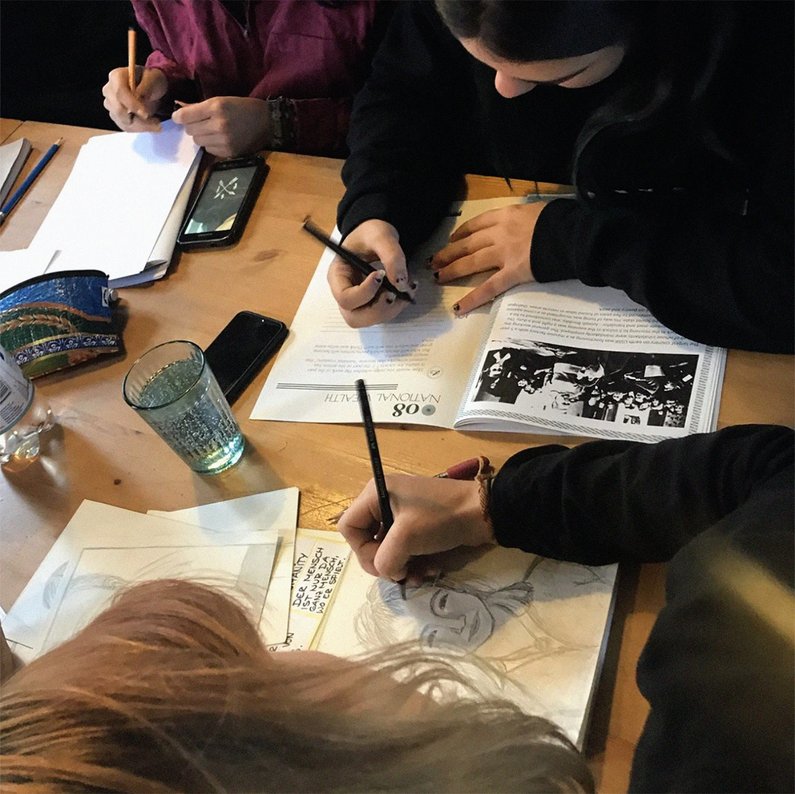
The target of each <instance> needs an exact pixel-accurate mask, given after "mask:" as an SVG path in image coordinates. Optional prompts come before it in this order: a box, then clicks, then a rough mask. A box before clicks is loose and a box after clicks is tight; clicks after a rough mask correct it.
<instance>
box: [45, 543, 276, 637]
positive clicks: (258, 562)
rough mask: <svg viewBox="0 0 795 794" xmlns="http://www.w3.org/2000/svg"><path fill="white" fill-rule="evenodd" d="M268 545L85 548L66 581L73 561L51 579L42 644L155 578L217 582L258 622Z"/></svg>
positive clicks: (264, 591) (74, 628) (265, 583)
mask: <svg viewBox="0 0 795 794" xmlns="http://www.w3.org/2000/svg"><path fill="white" fill-rule="evenodd" d="M271 551H272V550H271V548H270V547H269V546H268V545H267V544H251V545H249V544H234V545H227V546H206V547H202V546H158V547H138V548H84V549H82V551H81V553H80V556H79V559H78V561H77V564H76V565H75V567H74V569H73V570H72V573H71V575H70V576H68V579H67V581H65V582H64V581H63V580H64V577H65V576H67V574H66V571H67V568H68V564H67V563H64V564H63V565H60V566H59V567H58V568H56V570H55V571H54V572H53V573H52V575H51V576H50V578H49V579H48V581H47V583H46V585H45V587H44V591H43V600H44V602H45V606H46V607H49V608H51V609H52V614H53V617H52V620H51V622H50V627H49V630H48V632H47V635H46V637H45V639H44V642H43V645H42V649H41V650H42V651H44V650H48V649H50V648H52V647H55V646H56V645H59V644H60V643H62V642H64V641H65V640H67V639H69V638H70V637H72V636H74V634H76V633H77V632H78V631H79V630H80V629H81V628H82V627H83V626H85V625H86V624H87V623H89V622H90V621H91V620H92V619H93V618H94V617H95V616H96V615H98V614H99V613H100V612H101V611H102V610H103V609H104V608H105V607H107V606H108V605H109V604H110V602H111V600H112V599H113V596H114V595H115V594H116V593H117V592H118V591H119V590H121V589H123V588H125V587H127V586H129V585H131V584H133V583H136V582H143V581H148V580H151V579H191V580H193V581H199V582H203V583H205V584H211V585H214V586H216V587H218V588H220V589H222V590H224V591H225V592H226V593H227V594H228V595H231V596H232V597H233V598H235V599H236V600H238V601H239V602H240V603H242V604H243V605H244V606H245V607H246V609H247V610H249V611H250V614H251V617H252V619H253V620H254V621H256V622H258V621H259V620H260V619H261V617H262V612H263V609H264V604H265V596H266V594H267V590H268V581H267V578H266V577H264V576H263V574H262V572H263V571H267V570H268V569H269V568H268V561H269V560H270V556H271Z"/></svg>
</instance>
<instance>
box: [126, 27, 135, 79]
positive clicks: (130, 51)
mask: <svg viewBox="0 0 795 794" xmlns="http://www.w3.org/2000/svg"><path fill="white" fill-rule="evenodd" d="M127 82H128V83H129V86H130V91H132V93H133V94H134V93H135V28H133V27H130V28H127Z"/></svg>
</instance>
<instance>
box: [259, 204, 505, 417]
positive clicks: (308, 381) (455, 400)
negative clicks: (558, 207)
mask: <svg viewBox="0 0 795 794" xmlns="http://www.w3.org/2000/svg"><path fill="white" fill-rule="evenodd" d="M520 200H521V198H518V197H517V198H509V199H496V200H495V199H490V200H486V201H469V202H465V203H464V204H463V205H462V214H461V215H458V214H455V215H451V216H450V217H449V218H448V219H447V222H446V223H444V224H442V226H441V228H440V229H439V230H438V231H437V233H436V234H435V235H434V237H433V238H432V239H431V240H429V241H428V243H427V244H426V245H425V246H423V248H422V250H421V251H418V252H417V255H416V257H415V262H416V263H421V262H424V260H425V259H426V258H427V257H428V255H429V254H430V253H431V252H434V251H436V250H438V249H439V248H441V247H443V246H444V244H445V243H446V241H447V239H448V237H449V234H450V232H451V231H452V230H453V228H454V227H455V226H458V225H459V224H460V223H462V222H463V221H465V220H466V218H467V217H471V216H472V215H476V214H479V213H480V212H484V211H485V210H487V209H492V208H494V207H497V206H504V205H505V204H510V203H517V201H520ZM333 258H334V254H333V253H332V252H331V251H330V250H328V249H327V250H326V251H325V252H324V253H323V256H322V257H321V259H320V262H319V264H318V267H317V270H316V271H315V274H314V276H313V277H312V281H311V282H310V284H309V287H308V288H307V291H306V294H305V295H304V298H303V300H302V302H301V305H300V306H299V308H298V311H297V312H296V315H295V319H294V320H293V323H292V326H291V328H290V335H289V337H288V338H287V340H286V342H285V343H284V346H283V347H282V350H281V352H280V354H279V357H278V359H277V360H276V363H275V364H274V366H273V369H272V370H271V372H270V375H269V376H268V379H267V381H266V383H265V386H264V387H263V389H262V392H261V393H260V396H259V398H258V400H257V403H256V405H255V406H254V410H253V411H252V413H251V418H252V419H275V420H282V421H288V422H322V423H327V422H359V421H361V414H360V412H359V405H358V400H357V397H356V388H355V386H354V383H355V381H356V380H357V379H358V378H362V379H364V381H365V382H366V384H367V390H368V393H369V395H370V405H371V409H372V413H373V420H374V421H375V422H400V423H403V424H418V425H428V426H434V427H452V426H453V423H454V421H455V417H456V414H457V412H458V408H459V406H460V404H461V397H462V395H463V393H464V387H465V385H466V383H467V381H468V379H469V377H470V372H471V369H472V366H473V364H474V358H475V355H476V352H477V350H478V348H479V347H480V344H481V342H482V340H483V338H484V334H485V333H486V331H487V329H488V325H489V323H490V322H491V320H490V316H489V313H490V310H491V307H490V306H487V307H483V308H481V309H478V310H477V311H474V312H472V313H471V314H469V315H468V316H467V317H464V318H456V317H455V316H454V315H453V311H452V307H453V305H454V304H455V303H456V302H457V301H459V300H460V299H461V297H463V296H464V295H465V294H466V293H467V292H469V290H471V289H472V286H473V283H472V282H471V281H470V280H462V281H460V282H458V283H456V284H455V285H445V286H440V285H439V284H437V283H436V282H435V281H434V279H433V276H432V273H431V271H430V270H429V269H427V268H425V267H424V265H423V264H415V265H414V266H413V267H412V268H411V273H412V277H413V278H415V279H416V280H417V281H418V282H419V287H418V290H417V303H416V305H414V306H409V307H407V308H406V309H405V310H404V311H403V312H402V314H401V315H400V316H399V317H398V318H397V319H396V320H393V321H392V322H390V323H387V324H385V325H378V326H373V327H370V328H361V329H355V328H350V327H348V325H347V324H346V323H345V321H344V320H343V319H342V316H341V315H340V312H339V307H338V306H337V303H336V301H335V300H334V298H333V296H332V294H331V290H330V289H329V286H328V283H327V281H326V273H327V271H328V267H329V264H330V263H331V261H332V259H333Z"/></svg>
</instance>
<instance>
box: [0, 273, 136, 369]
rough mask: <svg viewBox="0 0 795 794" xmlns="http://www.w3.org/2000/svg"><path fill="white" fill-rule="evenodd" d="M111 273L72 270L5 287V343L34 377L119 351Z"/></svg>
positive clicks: (0, 307)
mask: <svg viewBox="0 0 795 794" xmlns="http://www.w3.org/2000/svg"><path fill="white" fill-rule="evenodd" d="M111 295H112V292H111V290H110V289H109V287H108V276H107V275H106V274H105V273H102V272H100V271H99V270H66V271H63V272H60V273H48V274H45V275H43V276H36V277H35V278H31V279H28V280H27V281H23V282H21V283H20V284H16V285H15V286H13V287H11V288H9V289H7V290H6V291H5V292H2V293H0V344H2V346H3V347H4V348H5V349H6V350H8V351H9V352H11V353H13V354H14V358H15V359H16V362H17V364H19V366H20V367H21V368H22V371H23V372H24V373H25V374H26V375H27V376H28V377H29V378H36V377H38V376H40V375H47V374H48V373H50V372H55V371H56V370H59V369H66V368H67V367H72V366H74V365H75V364H82V363H83V362H85V361H90V360H91V359H95V358H97V357H98V356H104V355H108V354H112V353H119V352H120V351H121V349H122V343H121V336H120V334H119V333H118V332H117V330H116V327H115V323H114V321H113V311H112V306H111V304H112V300H111Z"/></svg>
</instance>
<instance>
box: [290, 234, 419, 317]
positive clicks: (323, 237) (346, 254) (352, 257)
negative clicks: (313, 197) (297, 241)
mask: <svg viewBox="0 0 795 794" xmlns="http://www.w3.org/2000/svg"><path fill="white" fill-rule="evenodd" d="M302 228H303V229H304V231H305V232H309V234H311V235H312V237H314V238H315V239H316V240H320V242H321V243H323V244H324V245H325V246H326V247H327V248H330V249H331V250H332V251H333V252H334V253H335V254H337V256H339V257H340V259H342V260H343V261H344V262H346V263H347V264H349V265H350V266H351V267H352V268H354V269H355V270H357V271H358V272H359V273H361V274H362V275H363V276H369V275H370V273H373V272H375V270H376V268H374V267H373V266H372V265H371V264H370V263H369V262H365V260H364V259H362V258H361V257H360V256H358V255H357V254H354V253H353V251H349V250H348V249H347V248H345V247H344V246H342V245H340V244H339V243H335V242H334V240H332V239H331V238H330V237H329V236H328V235H327V234H326V233H325V232H323V231H322V230H321V229H319V228H318V227H317V226H315V224H314V223H312V221H311V220H310V219H309V218H306V219H305V220H304V224H303V227H302ZM381 286H382V287H383V288H384V289H385V290H387V291H388V292H391V293H392V294H393V295H394V296H395V297H397V298H400V299H401V300H404V301H409V303H414V302H415V301H414V298H412V297H411V295H409V293H408V292H401V291H400V290H399V289H398V288H397V287H396V286H395V285H394V284H392V283H390V282H389V281H388V280H387V279H386V278H385V279H384V281H383V283H382V285H381Z"/></svg>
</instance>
